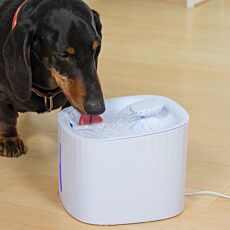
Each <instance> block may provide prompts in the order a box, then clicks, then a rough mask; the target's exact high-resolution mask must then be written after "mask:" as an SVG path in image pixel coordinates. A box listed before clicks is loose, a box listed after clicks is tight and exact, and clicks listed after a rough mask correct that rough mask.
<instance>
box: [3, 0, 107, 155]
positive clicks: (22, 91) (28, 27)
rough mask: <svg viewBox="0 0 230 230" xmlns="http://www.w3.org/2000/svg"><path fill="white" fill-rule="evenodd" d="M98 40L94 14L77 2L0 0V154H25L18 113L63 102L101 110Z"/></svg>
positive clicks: (83, 110)
mask: <svg viewBox="0 0 230 230" xmlns="http://www.w3.org/2000/svg"><path fill="white" fill-rule="evenodd" d="M17 13H18V15H17ZM16 20H17V23H16ZM12 21H14V24H16V25H14V26H13V28H12ZM101 39H102V36H101V22H100V19H99V15H98V13H97V12H96V11H94V10H91V9H90V8H89V7H88V6H87V5H86V4H85V3H84V2H83V1H81V0H0V51H1V53H0V156H6V157H18V156H20V155H22V154H25V147H24V144H23V141H22V140H21V139H20V138H19V135H18V132H17V129H16V124H17V118H18V112H27V111H33V112H37V113H42V112H46V111H51V110H53V109H57V108H59V107H61V106H64V107H65V106H68V105H69V103H70V104H71V105H73V106H74V107H75V108H76V109H77V110H78V111H80V112H81V113H87V114H92V115H97V114H101V113H103V112H104V110H105V105H104V100H103V95H102V91H101V86H100V82H99V80H98V75H97V60H98V55H99V53H100V47H101Z"/></svg>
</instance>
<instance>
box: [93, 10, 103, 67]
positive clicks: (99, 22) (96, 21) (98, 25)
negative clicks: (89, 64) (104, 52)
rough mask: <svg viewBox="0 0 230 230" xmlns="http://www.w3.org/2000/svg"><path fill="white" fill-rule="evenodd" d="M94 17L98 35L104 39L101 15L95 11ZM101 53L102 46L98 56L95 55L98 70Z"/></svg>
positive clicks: (98, 49) (99, 48) (98, 50)
mask: <svg viewBox="0 0 230 230" xmlns="http://www.w3.org/2000/svg"><path fill="white" fill-rule="evenodd" d="M92 12H93V17H94V23H95V27H96V30H97V33H98V35H99V36H100V37H101V38H102V24H101V20H100V15H99V13H98V12H97V11H96V10H93V9H92ZM100 51H101V46H100V47H98V48H97V50H96V55H95V57H96V58H95V64H96V68H97V66H98V56H99V54H100Z"/></svg>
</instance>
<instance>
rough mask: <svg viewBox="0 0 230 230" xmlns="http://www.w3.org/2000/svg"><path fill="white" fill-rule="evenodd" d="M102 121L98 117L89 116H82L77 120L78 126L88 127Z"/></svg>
mask: <svg viewBox="0 0 230 230" xmlns="http://www.w3.org/2000/svg"><path fill="white" fill-rule="evenodd" d="M102 121H103V119H102V117H100V116H92V115H89V114H82V115H81V117H80V120H79V125H88V124H91V123H100V122H102Z"/></svg>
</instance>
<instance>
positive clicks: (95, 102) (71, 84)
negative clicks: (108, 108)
mask: <svg viewBox="0 0 230 230" xmlns="http://www.w3.org/2000/svg"><path fill="white" fill-rule="evenodd" d="M51 74H52V76H53V77H54V78H55V80H56V82H57V85H58V86H59V87H60V88H61V89H62V91H63V93H64V94H65V96H66V97H67V98H68V100H69V102H70V104H71V105H72V106H73V107H74V108H75V109H76V110H78V111H79V112H80V113H81V114H82V116H87V115H89V116H97V115H100V114H102V113H104V111H105V104H104V99H103V96H102V93H100V96H98V97H97V96H95V98H98V99H89V98H88V97H87V94H86V89H85V85H84V82H83V80H82V78H78V79H74V80H72V79H69V78H68V77H66V76H64V75H61V74H60V73H59V72H58V71H57V70H56V69H55V68H52V69H51Z"/></svg>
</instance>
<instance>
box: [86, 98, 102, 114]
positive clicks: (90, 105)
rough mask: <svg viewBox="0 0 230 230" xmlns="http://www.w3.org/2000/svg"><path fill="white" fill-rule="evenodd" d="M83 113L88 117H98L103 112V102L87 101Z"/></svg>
mask: <svg viewBox="0 0 230 230" xmlns="http://www.w3.org/2000/svg"><path fill="white" fill-rule="evenodd" d="M85 111H86V112H87V113H88V114H90V115H100V114H102V113H104V112H105V103H104V101H103V100H102V101H91V100H89V101H87V103H86V105H85Z"/></svg>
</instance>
